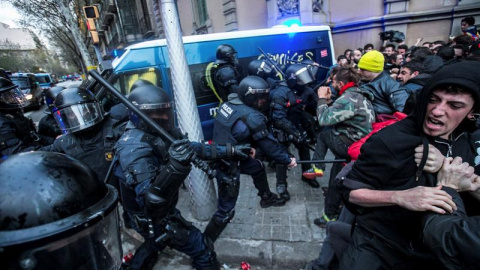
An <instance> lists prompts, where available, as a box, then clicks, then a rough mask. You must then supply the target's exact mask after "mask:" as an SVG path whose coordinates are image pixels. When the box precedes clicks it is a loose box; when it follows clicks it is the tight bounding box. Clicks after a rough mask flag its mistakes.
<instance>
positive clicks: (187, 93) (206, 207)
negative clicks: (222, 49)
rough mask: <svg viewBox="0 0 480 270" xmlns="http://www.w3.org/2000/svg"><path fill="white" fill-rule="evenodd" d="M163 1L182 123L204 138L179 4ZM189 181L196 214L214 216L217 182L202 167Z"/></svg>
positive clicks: (194, 138)
mask: <svg viewBox="0 0 480 270" xmlns="http://www.w3.org/2000/svg"><path fill="white" fill-rule="evenodd" d="M157 1H158V0H157ZM160 2H161V7H162V21H163V28H164V31H165V38H166V40H167V49H168V58H169V60H170V70H171V76H172V86H173V97H174V100H175V108H176V111H177V119H178V123H179V127H180V129H181V130H182V131H183V132H186V133H188V136H189V139H190V140H192V141H200V140H203V132H202V128H201V125H200V117H199V115H198V110H197V102H196V101H195V95H194V91H193V85H192V80H191V76H190V71H189V69H188V65H187V59H186V57H185V49H184V47H183V41H182V31H181V27H180V21H179V19H178V12H177V7H176V5H175V1H174V0H161V1H160ZM186 183H187V187H188V190H189V191H190V195H191V199H192V213H193V215H194V216H195V218H197V219H199V220H208V219H210V218H211V217H212V215H213V213H214V212H215V210H216V208H217V207H216V205H217V194H216V192H215V187H214V185H213V182H212V181H209V180H208V178H207V177H206V175H205V174H204V173H203V172H202V171H201V170H198V169H196V168H194V169H192V172H191V173H190V175H189V177H188V179H187V181H186Z"/></svg>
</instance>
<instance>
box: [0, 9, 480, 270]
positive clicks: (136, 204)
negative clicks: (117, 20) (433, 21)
mask: <svg viewBox="0 0 480 270" xmlns="http://www.w3.org/2000/svg"><path fill="white" fill-rule="evenodd" d="M473 25H474V21H473V22H472V21H471V19H470V18H465V19H464V20H462V30H464V34H462V35H460V36H458V37H456V38H455V39H453V40H451V41H449V42H444V41H434V42H424V43H423V44H420V42H421V41H420V40H419V41H418V42H417V44H415V46H410V47H409V46H407V45H406V44H402V43H401V44H398V45H397V44H393V43H390V44H385V46H384V47H382V48H380V49H379V50H376V49H375V48H374V46H373V45H372V44H366V45H365V46H364V47H363V48H358V49H355V50H350V49H349V50H346V51H345V53H344V54H343V55H340V56H339V57H338V58H337V63H336V64H335V65H334V66H332V67H331V68H330V70H329V72H328V74H327V78H326V80H323V81H317V80H316V79H317V76H316V75H317V73H318V69H319V68H320V66H319V65H318V64H317V63H315V62H313V61H311V60H306V61H303V62H299V63H291V64H290V65H288V66H287V67H281V66H279V65H276V64H275V63H273V62H272V61H268V60H267V59H265V58H263V59H258V60H253V61H252V62H250V64H249V66H248V75H247V76H246V77H244V78H241V77H240V72H238V70H237V64H238V60H237V55H236V54H237V53H236V51H235V48H233V47H232V46H230V45H228V44H222V45H220V46H219V47H218V49H217V51H216V59H217V60H216V63H215V64H216V68H215V70H214V74H212V77H211V84H210V87H211V88H212V90H213V91H214V93H215V94H216V96H217V97H218V98H219V101H220V107H219V110H218V112H217V114H216V116H215V125H214V130H213V140H212V142H211V143H208V144H207V143H204V142H191V141H189V140H188V139H187V138H186V137H185V134H182V133H181V131H180V130H178V129H177V128H175V126H174V124H173V122H174V121H173V120H174V114H173V104H172V102H171V98H170V97H169V96H168V94H167V93H166V92H165V91H164V90H163V89H161V88H160V87H158V86H156V85H153V84H152V83H151V82H149V81H145V80H138V81H137V82H136V83H135V84H134V85H133V86H132V87H131V89H130V94H129V96H128V100H129V101H130V102H131V103H132V104H133V105H134V106H136V107H137V108H138V109H139V112H135V111H132V110H130V109H129V110H125V109H124V108H123V107H122V106H123V105H122V104H119V105H118V106H120V107H114V108H112V110H111V111H110V113H109V114H106V113H105V112H104V110H103V107H102V105H101V103H100V102H99V101H98V99H97V98H96V97H95V96H94V95H93V94H92V93H91V92H90V91H88V90H87V89H84V88H69V89H61V88H52V89H51V90H49V92H48V93H47V103H48V105H49V106H48V108H47V111H46V112H47V113H48V115H47V116H46V118H45V119H44V122H46V123H47V122H48V123H49V124H45V125H47V126H48V128H42V129H39V131H41V132H40V133H43V134H38V132H37V130H36V128H35V126H34V125H33V124H32V122H31V121H29V120H28V119H27V118H25V117H24V116H23V113H22V112H21V108H22V107H24V106H25V105H26V104H27V102H26V100H25V98H24V97H23V94H22V93H21V92H20V91H19V89H18V87H17V86H16V85H14V84H13V83H12V82H11V81H9V80H8V78H0V151H1V154H2V160H5V159H7V158H9V156H11V155H14V154H16V153H20V152H26V151H50V152H59V153H65V154H68V155H69V156H72V157H74V158H77V159H78V160H80V161H82V162H84V163H85V164H86V165H87V166H88V167H90V168H91V169H92V170H93V171H94V173H95V175H96V177H98V178H99V179H101V180H103V181H105V182H108V183H110V184H112V185H113V186H115V187H116V188H117V189H118V190H119V193H120V198H121V199H120V201H121V204H122V206H123V208H124V215H123V219H124V222H125V224H126V226H128V227H130V228H133V229H135V230H136V231H137V232H138V233H140V234H141V235H142V236H143V237H144V239H145V241H144V243H143V244H142V245H141V246H140V247H139V248H138V249H137V251H136V252H135V255H134V257H133V258H132V259H131V260H130V261H129V262H128V263H126V264H125V265H124V266H123V267H124V268H125V269H149V268H151V267H152V266H153V264H154V263H155V262H156V260H157V254H158V251H161V250H162V249H164V248H165V247H167V246H169V247H172V248H174V249H176V250H179V251H181V252H183V253H185V254H187V255H189V256H190V257H191V258H192V266H193V267H194V268H196V269H220V266H219V263H218V260H217V258H216V254H215V251H214V242H215V241H216V240H217V238H218V237H219V236H220V235H221V233H222V231H223V230H224V229H225V228H226V226H227V225H228V223H229V222H230V220H232V219H233V218H234V215H235V206H236V201H237V199H238V195H239V189H240V174H247V175H250V176H251V177H252V180H253V183H254V186H255V188H256V189H257V190H258V196H259V197H260V200H259V202H260V207H262V208H267V207H281V206H283V205H285V204H286V203H287V202H288V201H289V200H290V198H291V196H294V195H293V194H290V193H289V191H288V181H292V179H290V180H288V181H287V178H288V177H287V176H288V174H287V170H288V168H290V167H295V166H297V160H296V159H295V157H294V155H293V153H292V151H295V149H296V151H298V156H299V157H300V159H301V160H304V161H308V160H312V159H313V160H322V159H324V158H325V156H326V154H327V151H331V152H332V153H333V155H334V156H335V158H336V159H342V160H346V161H347V162H346V163H348V164H346V165H345V164H343V163H334V164H333V166H332V167H331V170H330V174H329V175H330V178H329V181H328V183H329V185H328V188H325V189H324V190H323V191H324V196H325V208H324V214H323V215H322V216H321V217H318V218H317V219H315V220H314V223H315V224H316V225H318V226H320V227H322V228H327V238H326V239H325V242H324V244H323V246H322V249H321V251H320V254H319V256H318V258H317V259H315V260H313V261H311V262H310V263H308V264H307V267H306V268H307V269H336V268H339V269H365V268H368V269H397V268H401V269H417V268H421V267H432V266H438V267H443V268H450V269H454V268H455V269H456V268H458V267H460V268H462V269H468V268H471V269H476V268H478V267H480V265H479V262H478V260H477V258H478V255H479V253H478V251H477V250H478V249H477V248H478V247H480V233H479V230H478V227H479V225H480V221H479V219H478V214H479V210H478V209H480V208H479V207H478V206H479V201H478V200H480V176H478V175H480V172H479V171H478V168H479V167H478V166H476V165H478V164H479V163H480V160H479V158H478V157H477V146H476V143H477V142H478V141H479V140H478V136H479V134H480V132H479V131H478V126H477V120H478V115H479V113H480V40H478V33H477V32H476V29H472V26H473ZM139 113H140V115H139ZM142 115H143V116H147V117H148V118H150V119H151V120H153V122H154V123H156V125H158V126H160V128H162V129H163V130H165V131H166V132H168V134H170V135H171V137H172V138H173V140H171V139H169V138H168V137H162V136H158V134H157V133H156V132H157V129H156V128H155V127H154V126H152V124H151V123H149V122H148V121H145V119H144V118H143V117H142ZM53 120H54V121H55V122H54V121H53ZM311 151H313V157H312V158H311ZM196 158H200V159H202V160H205V161H208V162H209V163H210V166H213V167H214V168H215V169H216V170H215V171H216V175H215V178H216V181H217V192H218V204H217V206H218V209H217V211H216V212H215V214H214V215H213V217H212V218H211V220H210V221H209V223H208V225H207V227H206V228H205V231H204V232H201V231H200V230H199V229H198V228H196V227H195V226H193V225H192V223H190V222H189V221H187V220H185V219H184V218H183V217H182V215H181V213H180V211H179V210H178V209H177V208H176V204H177V201H178V191H179V189H180V187H181V185H182V183H183V181H184V180H185V179H186V177H187V175H188V174H189V172H190V170H191V164H192V162H193V161H194V159H196ZM195 162H196V163H197V164H198V160H197V161H195ZM267 162H268V164H269V166H271V167H272V168H275V172H276V173H275V176H276V186H275V188H276V192H277V193H274V192H272V191H271V189H270V187H269V183H268V181H267V175H266V169H265V164H267ZM325 168H326V166H325V163H314V164H310V163H305V162H304V163H302V164H301V169H302V176H301V178H300V179H297V180H300V181H303V182H304V183H305V184H306V185H308V186H310V187H312V188H315V189H316V188H319V187H320V184H319V183H318V181H317V179H316V178H317V177H322V176H323V175H324V171H325ZM293 181H296V180H295V179H294V180H293ZM466 239H468V241H467V240H466Z"/></svg>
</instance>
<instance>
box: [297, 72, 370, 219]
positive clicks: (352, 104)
mask: <svg viewBox="0 0 480 270" xmlns="http://www.w3.org/2000/svg"><path fill="white" fill-rule="evenodd" d="M332 73H333V80H332V81H333V86H334V87H335V88H336V90H337V91H338V92H339V93H340V97H339V98H338V99H337V100H336V101H335V102H334V103H333V104H332V105H331V106H327V101H326V100H328V99H329V98H330V89H329V88H328V87H320V88H319V89H318V97H319V100H318V105H317V118H318V124H319V125H320V126H322V127H324V128H323V129H322V131H321V132H320V134H319V138H318V139H317V145H316V148H315V153H314V155H313V159H314V160H321V159H324V158H325V155H326V154H327V150H328V149H330V151H332V152H333V154H334V155H335V158H336V159H347V160H348V159H349V156H348V152H347V151H348V147H349V146H350V145H351V144H352V143H353V142H355V141H357V140H359V139H360V138H362V137H364V136H366V135H367V134H368V133H369V132H370V131H371V129H372V123H373V122H374V121H375V113H374V111H373V108H372V103H371V101H372V100H373V94H372V93H370V92H369V91H367V90H362V89H360V88H358V83H359V81H360V78H359V76H358V73H357V71H356V70H355V69H353V68H348V69H347V68H342V67H338V68H335V69H334V70H333V72H332ZM315 167H316V168H318V169H320V170H322V171H324V170H325V163H320V164H315ZM341 168H342V164H341V163H334V164H333V165H332V169H331V170H330V179H329V186H328V191H327V194H326V197H325V210H324V214H323V216H322V217H320V218H318V219H315V220H314V223H315V224H316V225H318V226H320V227H325V225H326V224H327V222H329V221H331V220H336V219H337V218H338V214H339V213H340V203H341V194H340V192H339V191H338V190H337V189H336V188H335V185H334V184H333V181H334V179H335V176H336V175H337V174H338V173H339V172H340V170H341ZM303 175H304V176H305V177H306V178H311V177H314V175H311V174H309V173H308V172H307V173H304V174H303Z"/></svg>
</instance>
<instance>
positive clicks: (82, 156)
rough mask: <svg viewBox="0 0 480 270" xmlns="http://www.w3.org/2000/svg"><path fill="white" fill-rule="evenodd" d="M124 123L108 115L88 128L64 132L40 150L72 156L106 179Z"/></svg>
mask: <svg viewBox="0 0 480 270" xmlns="http://www.w3.org/2000/svg"><path fill="white" fill-rule="evenodd" d="M122 124H123V125H124V123H122V122H118V121H116V120H114V119H112V118H110V117H109V116H108V115H107V116H106V118H105V119H104V120H103V121H102V122H100V123H97V124H96V125H95V126H93V127H90V128H89V129H88V130H83V131H80V132H75V133H67V134H64V135H62V136H60V137H58V138H57V139H56V140H55V141H54V142H53V143H52V144H51V145H49V146H45V147H43V148H41V149H40V150H41V151H48V152H58V153H65V154H67V155H69V156H72V157H74V158H76V159H78V160H80V161H82V162H84V163H85V164H86V165H88V166H89V167H90V168H92V169H93V171H94V172H95V173H96V174H97V176H98V177H99V178H100V179H101V180H105V177H106V175H107V172H108V168H109V167H110V164H111V162H112V160H113V146H114V145H115V142H116V141H117V139H118V138H120V136H121V135H122V133H123V126H122ZM112 184H114V186H117V185H116V184H115V183H112Z"/></svg>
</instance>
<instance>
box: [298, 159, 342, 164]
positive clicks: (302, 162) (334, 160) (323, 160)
mask: <svg viewBox="0 0 480 270" xmlns="http://www.w3.org/2000/svg"><path fill="white" fill-rule="evenodd" d="M344 162H347V160H346V159H316V160H297V164H310V163H344Z"/></svg>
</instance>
